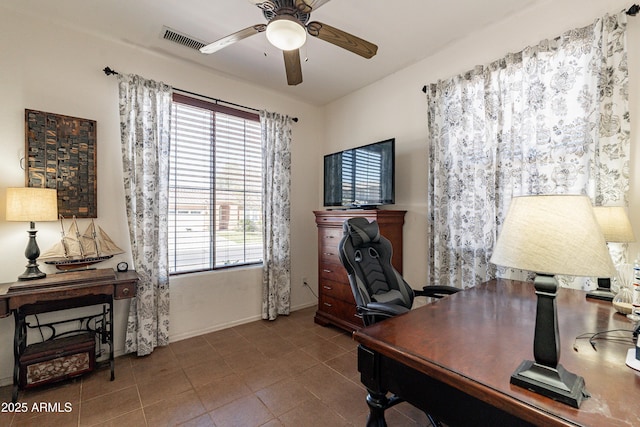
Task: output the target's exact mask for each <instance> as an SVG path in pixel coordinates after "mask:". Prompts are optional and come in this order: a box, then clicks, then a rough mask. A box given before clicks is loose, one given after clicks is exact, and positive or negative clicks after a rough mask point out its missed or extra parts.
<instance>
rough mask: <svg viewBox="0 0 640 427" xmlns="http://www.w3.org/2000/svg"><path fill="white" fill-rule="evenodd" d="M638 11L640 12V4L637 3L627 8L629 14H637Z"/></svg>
mask: <svg viewBox="0 0 640 427" xmlns="http://www.w3.org/2000/svg"><path fill="white" fill-rule="evenodd" d="M638 12H640V6H638V5H637V4H634V5H633V6H631V7H630V8H629V10H627V15H629V16H636V15H637V14H638Z"/></svg>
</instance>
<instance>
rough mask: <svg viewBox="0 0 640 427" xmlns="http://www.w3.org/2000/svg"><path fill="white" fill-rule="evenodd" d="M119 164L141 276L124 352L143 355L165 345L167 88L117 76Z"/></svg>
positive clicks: (166, 291) (168, 95) (136, 262)
mask: <svg viewBox="0 0 640 427" xmlns="http://www.w3.org/2000/svg"><path fill="white" fill-rule="evenodd" d="M118 81H119V89H120V134H121V139H122V141H121V142H122V167H123V171H124V187H125V197H126V207H127V218H128V220H129V221H128V222H129V238H130V240H131V251H132V255H133V263H134V266H135V269H136V272H137V273H138V275H139V276H140V281H139V283H138V288H137V295H136V297H135V298H133V300H132V302H131V305H130V309H129V318H128V324H127V334H126V340H125V352H127V353H129V352H134V351H135V352H137V354H138V356H144V355H146V354H149V353H151V352H152V351H153V349H154V348H155V347H156V346H162V345H167V344H169V263H168V236H167V232H168V227H167V215H168V194H169V187H168V186H169V128H170V123H171V100H172V88H171V87H170V86H167V85H166V84H164V83H157V82H154V81H150V80H145V79H143V78H142V77H140V76H135V75H122V74H120V75H118Z"/></svg>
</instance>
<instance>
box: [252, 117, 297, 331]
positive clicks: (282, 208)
mask: <svg viewBox="0 0 640 427" xmlns="http://www.w3.org/2000/svg"><path fill="white" fill-rule="evenodd" d="M291 122H292V120H291V118H289V117H288V116H282V115H280V114H276V113H268V112H266V111H261V112H260V124H261V126H262V165H263V172H264V181H263V184H262V186H263V190H262V209H263V217H264V225H263V245H264V261H263V272H262V318H263V319H268V320H275V319H276V318H277V317H278V315H280V314H289V310H290V307H291V301H290V295H291V253H290V242H289V239H290V228H289V224H290V222H291V215H290V210H291V201H290V189H291V153H290V145H291Z"/></svg>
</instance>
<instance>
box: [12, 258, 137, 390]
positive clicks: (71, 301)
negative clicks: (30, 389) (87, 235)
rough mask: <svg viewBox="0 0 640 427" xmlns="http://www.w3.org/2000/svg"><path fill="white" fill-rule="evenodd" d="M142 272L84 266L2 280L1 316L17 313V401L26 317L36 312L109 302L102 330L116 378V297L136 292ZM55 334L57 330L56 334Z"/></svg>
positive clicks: (14, 379)
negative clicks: (32, 277)
mask: <svg viewBox="0 0 640 427" xmlns="http://www.w3.org/2000/svg"><path fill="white" fill-rule="evenodd" d="M137 283H138V275H137V273H136V272H135V271H128V272H115V271H113V270H112V269H97V270H83V271H78V272H67V273H58V274H51V275H49V276H47V277H45V278H44V279H39V280H31V281H24V282H15V283H3V284H0V317H7V316H9V315H10V314H12V313H13V315H14V318H15V332H14V352H13V356H14V371H13V401H14V402H15V401H16V399H17V396H18V384H19V359H20V356H21V355H22V354H23V353H24V351H25V349H26V347H27V322H26V317H27V316H29V315H33V314H40V313H47V312H52V311H58V310H66V309H70V308H76V307H85V306H89V305H96V304H107V305H108V310H105V311H104V317H105V318H104V319H103V322H104V325H103V326H102V330H101V331H100V333H101V337H102V340H103V343H104V344H107V345H108V346H109V365H110V367H111V380H113V379H114V378H115V373H114V358H113V351H114V349H113V330H112V328H113V300H114V299H116V300H117V299H126V298H132V297H134V296H135V295H136V285H137ZM53 338H55V332H54V337H53Z"/></svg>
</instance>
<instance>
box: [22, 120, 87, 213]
mask: <svg viewBox="0 0 640 427" xmlns="http://www.w3.org/2000/svg"><path fill="white" fill-rule="evenodd" d="M96 142H97V139H96V121H95V120H88V119H80V118H77V117H69V116H63V115H61V114H54V113H45V112H43V111H35V110H25V158H26V161H25V176H26V186H27V187H44V188H56V189H57V190H58V213H59V214H60V215H62V216H64V217H66V218H71V217H72V216H74V215H75V216H76V217H78V218H97V216H98V206H97V188H98V187H97V171H96Z"/></svg>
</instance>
